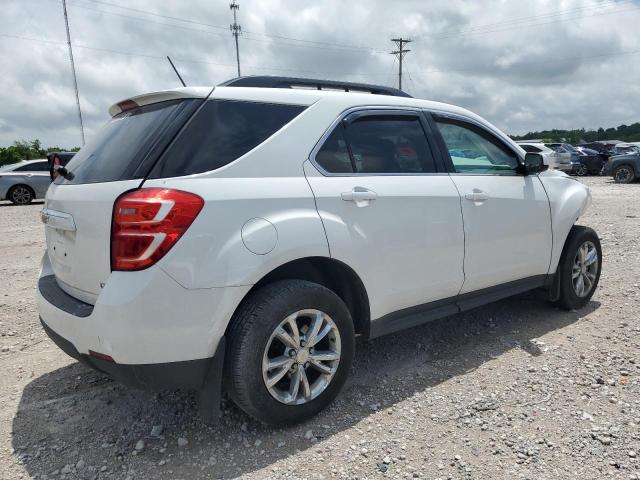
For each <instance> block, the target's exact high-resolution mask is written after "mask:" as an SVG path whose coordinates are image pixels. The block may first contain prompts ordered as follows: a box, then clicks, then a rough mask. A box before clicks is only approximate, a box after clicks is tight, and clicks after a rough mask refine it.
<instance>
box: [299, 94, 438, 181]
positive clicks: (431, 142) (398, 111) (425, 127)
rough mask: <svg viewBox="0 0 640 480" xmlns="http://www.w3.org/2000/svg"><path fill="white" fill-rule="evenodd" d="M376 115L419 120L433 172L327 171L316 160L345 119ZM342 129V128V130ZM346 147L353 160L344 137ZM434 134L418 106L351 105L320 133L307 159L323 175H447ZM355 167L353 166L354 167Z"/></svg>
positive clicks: (423, 112) (342, 126) (349, 147)
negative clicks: (433, 165)
mask: <svg viewBox="0 0 640 480" xmlns="http://www.w3.org/2000/svg"><path fill="white" fill-rule="evenodd" d="M352 115H353V119H352V120H348V119H347V117H350V116H352ZM376 116H385V117H393V116H397V117H400V116H406V117H413V118H417V119H418V121H419V122H420V126H421V127H422V131H423V132H424V136H425V140H426V142H427V146H428V147H429V149H430V150H431V155H432V157H433V161H434V164H435V166H436V171H435V172H423V173H418V172H397V173H389V172H385V173H382V172H381V173H358V172H336V173H332V172H327V171H326V170H325V169H324V168H323V167H322V165H320V164H319V163H318V162H317V161H316V155H317V154H318V152H319V151H320V150H321V149H322V147H323V146H324V144H325V142H326V141H327V140H328V138H329V137H330V136H331V134H332V133H333V132H334V131H335V130H336V128H342V129H344V125H345V120H347V122H353V121H355V120H358V119H360V118H363V117H376ZM343 131H344V130H343ZM345 140H346V142H347V148H348V150H349V157H350V159H351V161H352V162H353V155H352V154H351V146H350V145H349V140H348V139H347V138H346V135H345ZM435 141H436V139H435V136H434V134H433V129H432V127H431V125H430V124H429V121H428V120H427V118H426V116H425V111H423V110H422V109H421V108H418V107H415V108H414V107H404V106H397V107H396V106H377V105H375V106H374V105H370V106H358V107H351V108H348V109H346V110H344V111H343V112H342V113H341V114H340V115H338V117H337V118H336V119H335V120H334V121H333V122H332V123H331V125H330V126H329V128H327V130H325V132H324V133H323V134H322V136H321V137H320V139H319V140H318V142H317V143H316V144H315V146H314V147H313V149H312V150H311V153H310V154H309V161H310V162H311V163H312V164H313V166H314V167H315V168H316V169H317V170H318V171H319V172H320V173H321V174H322V175H323V176H324V177H416V176H421V177H424V176H434V175H448V172H447V171H446V169H445V167H444V165H443V164H442V162H441V161H440V157H441V154H440V152H439V151H438V149H437V148H436V145H435ZM354 169H355V168H354Z"/></svg>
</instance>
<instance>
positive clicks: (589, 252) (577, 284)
mask: <svg viewBox="0 0 640 480" xmlns="http://www.w3.org/2000/svg"><path fill="white" fill-rule="evenodd" d="M601 269H602V249H601V247H600V240H599V239H598V235H597V234H596V232H595V231H594V230H593V229H591V228H588V227H582V226H579V225H574V226H573V228H572V229H571V231H570V232H569V236H568V237H567V241H566V242H565V246H564V249H563V251H562V257H561V258H560V263H559V265H558V270H557V272H556V275H559V278H558V281H559V283H560V285H559V287H560V296H559V298H558V301H557V303H558V305H559V306H560V307H562V308H564V309H565V310H573V309H577V308H581V307H584V306H585V305H586V304H587V303H588V302H589V300H591V297H592V296H593V293H594V292H595V289H596V287H597V286H598V281H599V280H600V271H601Z"/></svg>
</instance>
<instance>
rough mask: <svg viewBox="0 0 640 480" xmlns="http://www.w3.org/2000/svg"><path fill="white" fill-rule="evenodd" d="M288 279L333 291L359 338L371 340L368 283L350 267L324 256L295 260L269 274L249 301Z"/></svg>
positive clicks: (257, 286)
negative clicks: (365, 283)
mask: <svg viewBox="0 0 640 480" xmlns="http://www.w3.org/2000/svg"><path fill="white" fill-rule="evenodd" d="M287 279H289V280H307V281H310V282H314V283H318V284H320V285H322V286H324V287H326V288H328V289H329V290H332V291H333V292H334V293H336V295H338V296H339V297H340V298H341V299H342V301H344V303H345V305H346V306H347V308H348V309H349V312H350V313H351V318H352V320H353V324H354V329H355V332H356V334H359V335H362V336H364V337H366V338H368V337H369V331H370V324H371V321H370V320H371V310H370V307H369V297H368V295H367V291H366V289H365V286H364V283H363V282H362V280H361V279H360V277H359V276H358V274H357V273H356V272H355V271H354V270H353V269H352V268H351V267H350V266H348V265H347V264H345V263H343V262H341V261H339V260H336V259H333V258H330V257H321V256H314V257H303V258H298V259H296V260H291V261H288V262H286V263H284V264H282V265H279V266H278V267H276V268H274V269H272V270H271V271H270V272H268V273H267V274H265V275H264V276H263V277H262V278H261V279H260V280H259V281H258V282H256V283H255V284H254V285H253V287H252V288H251V290H249V292H247V294H246V295H245V299H246V298H247V297H248V296H249V295H251V294H252V293H253V292H255V291H256V290H258V289H259V288H261V287H263V286H265V285H267V284H269V283H272V282H275V281H278V280H287ZM243 301H244V300H243ZM241 303H242V302H241ZM229 323H230V324H231V322H229ZM228 329H229V327H227V330H228Z"/></svg>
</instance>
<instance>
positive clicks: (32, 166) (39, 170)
mask: <svg viewBox="0 0 640 480" xmlns="http://www.w3.org/2000/svg"><path fill="white" fill-rule="evenodd" d="M50 183H51V178H50V177H49V165H48V163H47V161H46V160H25V161H22V162H18V163H13V164H11V165H5V166H4V167H2V168H0V199H2V200H10V201H11V202H13V203H14V204H16V205H27V204H29V203H31V202H32V201H33V200H34V199H36V198H43V197H44V195H45V193H46V191H47V188H49V184H50Z"/></svg>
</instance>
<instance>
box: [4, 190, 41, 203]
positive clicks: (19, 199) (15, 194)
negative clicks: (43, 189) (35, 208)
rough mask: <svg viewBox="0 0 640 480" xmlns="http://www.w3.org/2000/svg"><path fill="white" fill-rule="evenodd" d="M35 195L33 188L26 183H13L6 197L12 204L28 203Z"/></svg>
mask: <svg viewBox="0 0 640 480" xmlns="http://www.w3.org/2000/svg"><path fill="white" fill-rule="evenodd" d="M35 196H36V195H35V192H34V191H33V189H32V188H31V187H29V186H27V185H14V186H13V187H11V188H10V189H9V193H7V198H8V199H9V200H11V203H13V204H14V205H29V204H30V203H31V202H32V201H33V199H34V198H35Z"/></svg>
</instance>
